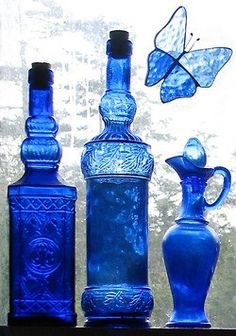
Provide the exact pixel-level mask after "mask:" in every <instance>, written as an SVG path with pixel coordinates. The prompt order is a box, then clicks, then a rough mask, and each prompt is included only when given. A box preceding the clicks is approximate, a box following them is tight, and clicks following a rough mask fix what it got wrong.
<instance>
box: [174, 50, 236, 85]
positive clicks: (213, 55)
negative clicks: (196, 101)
mask: <svg viewBox="0 0 236 336" xmlns="http://www.w3.org/2000/svg"><path fill="white" fill-rule="evenodd" d="M231 55H232V50H231V49H230V48H223V47H222V48H208V49H200V50H194V51H190V52H187V53H185V54H183V56H182V57H181V58H180V59H179V63H180V65H182V66H183V67H184V69H186V70H187V71H188V72H189V73H190V74H191V76H192V77H193V78H194V79H195V80H196V82H197V83H198V85H199V86H201V87H203V88H207V87H210V86H211V85H212V84H213V82H214V79H215V78H216V75H217V74H218V72H219V71H220V69H221V68H222V67H223V66H224V65H225V64H226V63H227V62H228V60H229V59H230V57H231Z"/></svg>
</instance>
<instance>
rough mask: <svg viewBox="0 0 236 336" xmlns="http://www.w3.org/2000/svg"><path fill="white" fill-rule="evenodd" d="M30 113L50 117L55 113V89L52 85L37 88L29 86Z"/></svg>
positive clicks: (33, 115) (34, 115)
mask: <svg viewBox="0 0 236 336" xmlns="http://www.w3.org/2000/svg"><path fill="white" fill-rule="evenodd" d="M29 115H30V116H32V117H41V116H45V117H50V116H52V115H53V90H52V87H51V86H49V87H48V88H44V89H35V88H34V87H32V85H30V88H29Z"/></svg>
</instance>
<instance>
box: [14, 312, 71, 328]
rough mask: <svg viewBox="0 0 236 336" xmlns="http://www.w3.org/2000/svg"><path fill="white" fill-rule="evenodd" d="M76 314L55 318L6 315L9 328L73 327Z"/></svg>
mask: <svg viewBox="0 0 236 336" xmlns="http://www.w3.org/2000/svg"><path fill="white" fill-rule="evenodd" d="M76 323H77V314H70V315H57V316H53V315H51V316H45V315H41V316H39V315H38V316H34V315H31V316H14V315H12V314H11V313H9V314H8V325H9V326H75V325H76Z"/></svg>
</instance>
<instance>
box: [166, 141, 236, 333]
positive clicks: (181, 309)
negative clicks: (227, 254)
mask: <svg viewBox="0 0 236 336" xmlns="http://www.w3.org/2000/svg"><path fill="white" fill-rule="evenodd" d="M166 162H167V163H168V164H169V165H170V166H171V167H172V168H173V169H174V170H175V171H176V172H177V174H178V175H179V177H180V179H181V186H182V191H183V198H182V205H181V209H180V214H179V217H178V219H177V220H176V224H175V225H173V226H172V227H170V228H169V230H168V231H167V232H166V234H165V236H164V238H163V257H164V262H165V266H166V270H167V274H168V279H169V283H170V288H171V292H172V296H173V312H172V315H171V317H170V320H169V322H168V323H167V326H168V327H186V328H188V327H189V328H191V327H199V328H208V327H210V326H211V324H210V322H209V321H208V318H207V316H206V313H205V310H204V304H205V300H206V296H207V292H208V289H209V286H210V282H211V279H212V276H213V273H214V269H215V266H216V262H217V259H218V254H219V249H220V244H219V239H218V237H217V235H216V233H215V232H214V230H213V229H212V228H210V227H209V226H207V224H208V222H207V221H206V219H205V217H204V211H205V210H211V209H215V208H217V207H218V206H220V205H221V204H222V203H223V201H224V200H225V198H226V196H227V194H228V192H229V189H230V184H231V176H230V172H229V171H228V170H227V169H226V168H224V167H215V168H205V165H206V154H205V150H204V148H203V146H202V145H201V143H200V142H199V140H198V139H197V138H190V139H189V141H188V142H187V144H186V146H185V149H184V152H183V155H182V156H176V157H172V158H169V159H167V160H166ZM216 174H220V175H222V176H223V179H224V182H223V187H222V190H221V192H220V194H219V196H218V197H217V199H216V200H215V201H214V202H213V203H212V204H209V203H208V202H207V200H206V199H205V198H204V192H205V188H206V185H207V181H208V179H210V178H211V177H212V176H213V175H216Z"/></svg>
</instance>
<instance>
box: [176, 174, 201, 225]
mask: <svg viewBox="0 0 236 336" xmlns="http://www.w3.org/2000/svg"><path fill="white" fill-rule="evenodd" d="M206 185H207V183H206V180H205V179H204V178H202V177H198V176H188V177H186V178H185V179H184V180H182V181H181V186H182V204H181V209H180V214H179V217H178V219H177V222H179V223H185V222H186V223H188V222H189V221H193V222H206V220H205V218H204V210H205V199H204V192H205V188H206Z"/></svg>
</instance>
